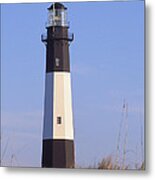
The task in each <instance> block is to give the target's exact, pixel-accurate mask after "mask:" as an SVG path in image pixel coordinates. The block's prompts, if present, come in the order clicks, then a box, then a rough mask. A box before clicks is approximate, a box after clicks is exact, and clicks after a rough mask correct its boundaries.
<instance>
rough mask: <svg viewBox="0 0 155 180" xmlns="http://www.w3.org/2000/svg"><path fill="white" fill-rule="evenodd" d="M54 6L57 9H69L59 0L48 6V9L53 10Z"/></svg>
mask: <svg viewBox="0 0 155 180" xmlns="http://www.w3.org/2000/svg"><path fill="white" fill-rule="evenodd" d="M53 8H55V9H62V10H66V9H67V8H66V7H65V6H64V5H63V4H61V3H58V2H57V3H54V4H52V5H51V6H50V7H49V8H48V10H52V9H53Z"/></svg>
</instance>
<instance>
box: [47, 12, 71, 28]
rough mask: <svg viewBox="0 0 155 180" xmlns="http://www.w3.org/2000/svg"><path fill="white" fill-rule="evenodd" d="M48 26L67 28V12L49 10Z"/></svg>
mask: <svg viewBox="0 0 155 180" xmlns="http://www.w3.org/2000/svg"><path fill="white" fill-rule="evenodd" d="M50 26H68V21H67V11H66V10H65V9H51V10H49V12H48V21H47V27H50Z"/></svg>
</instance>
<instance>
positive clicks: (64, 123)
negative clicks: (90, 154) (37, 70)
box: [41, 3, 74, 168]
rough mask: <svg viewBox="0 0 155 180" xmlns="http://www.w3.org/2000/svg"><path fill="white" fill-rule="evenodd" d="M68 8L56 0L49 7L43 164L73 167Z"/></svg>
mask: <svg viewBox="0 0 155 180" xmlns="http://www.w3.org/2000/svg"><path fill="white" fill-rule="evenodd" d="M68 29H69V23H68V21H67V8H66V7H65V6H64V5H63V4H61V3H53V4H52V5H51V6H50V7H49V8H48V21H47V23H46V31H47V34H46V35H42V36H41V39H42V42H43V43H44V44H45V45H46V77H45V104H44V123H43V143H42V167H53V168H74V127H73V113H72V95H71V74H70V59H69V45H70V43H71V42H72V41H73V34H69V32H68Z"/></svg>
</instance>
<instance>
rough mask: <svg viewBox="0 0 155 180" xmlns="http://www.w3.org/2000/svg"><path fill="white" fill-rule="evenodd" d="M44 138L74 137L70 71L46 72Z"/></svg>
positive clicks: (71, 138) (70, 138)
mask: <svg viewBox="0 0 155 180" xmlns="http://www.w3.org/2000/svg"><path fill="white" fill-rule="evenodd" d="M43 132H44V134H43V138H44V139H69V140H73V139H74V134H73V114H72V99H71V78H70V72H48V73H46V80H45V109H44V131H43Z"/></svg>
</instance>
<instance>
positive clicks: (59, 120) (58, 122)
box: [57, 116, 62, 124]
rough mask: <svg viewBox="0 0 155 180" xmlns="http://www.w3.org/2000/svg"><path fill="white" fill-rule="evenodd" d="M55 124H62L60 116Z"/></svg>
mask: <svg viewBox="0 0 155 180" xmlns="http://www.w3.org/2000/svg"><path fill="white" fill-rule="evenodd" d="M57 124H62V118H61V117H60V116H58V117H57Z"/></svg>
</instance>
